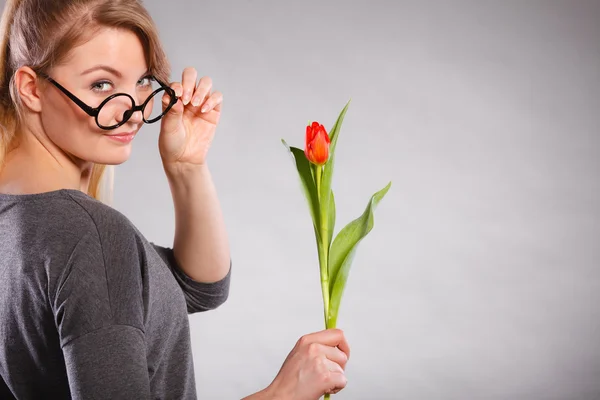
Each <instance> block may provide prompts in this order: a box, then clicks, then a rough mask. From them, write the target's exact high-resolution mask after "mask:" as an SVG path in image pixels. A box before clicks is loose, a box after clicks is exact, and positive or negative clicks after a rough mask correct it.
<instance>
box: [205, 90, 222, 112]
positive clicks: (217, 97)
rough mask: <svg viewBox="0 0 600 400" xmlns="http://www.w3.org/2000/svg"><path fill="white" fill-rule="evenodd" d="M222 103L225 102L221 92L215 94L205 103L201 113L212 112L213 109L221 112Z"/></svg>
mask: <svg viewBox="0 0 600 400" xmlns="http://www.w3.org/2000/svg"><path fill="white" fill-rule="evenodd" d="M222 102H223V94H222V93H221V92H214V93H213V94H211V95H210V97H209V98H208V99H207V100H206V101H205V102H204V104H203V105H202V108H201V109H200V111H201V112H203V113H207V112H209V111H211V110H212V109H215V111H220V110H221V107H220V106H221V103H222ZM217 106H218V107H219V109H218V110H217Z"/></svg>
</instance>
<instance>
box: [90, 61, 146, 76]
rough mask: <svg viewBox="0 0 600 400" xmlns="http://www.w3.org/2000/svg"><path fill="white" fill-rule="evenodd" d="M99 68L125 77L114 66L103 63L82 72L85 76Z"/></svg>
mask: <svg viewBox="0 0 600 400" xmlns="http://www.w3.org/2000/svg"><path fill="white" fill-rule="evenodd" d="M97 70H104V71H107V72H110V73H111V74H113V75H115V76H116V77H117V78H122V77H123V74H122V73H120V72H119V71H118V70H116V69H114V68H113V67H110V66H108V65H102V64H101V65H96V66H94V67H92V68H89V69H86V70H85V71H83V72H82V73H81V75H82V76H83V75H86V74H89V73H91V72H94V71H97ZM148 72H150V71H149V70H146V72H144V73H143V74H142V75H141V76H144V75H146V74H148Z"/></svg>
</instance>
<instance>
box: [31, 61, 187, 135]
mask: <svg viewBox="0 0 600 400" xmlns="http://www.w3.org/2000/svg"><path fill="white" fill-rule="evenodd" d="M38 75H40V76H41V77H43V78H45V79H47V80H48V81H49V82H50V83H52V84H53V85H54V86H56V87H57V88H58V89H59V90H60V91H62V92H63V93H64V94H65V95H67V97H69V98H70V99H71V100H72V101H73V102H74V103H75V104H77V105H78V106H79V107H80V108H81V109H82V110H83V111H85V113H86V114H87V115H89V116H90V117H94V120H95V121H96V125H98V127H99V128H100V129H104V130H112V129H116V128H118V127H120V126H121V125H123V124H124V123H126V122H127V121H129V118H131V116H132V115H133V113H134V112H136V111H141V112H142V119H143V120H144V122H145V123H147V124H152V123H154V122H156V121H158V120H160V119H161V118H162V117H164V116H165V114H166V113H167V112H169V110H170V109H171V107H173V106H174V105H175V103H177V100H178V99H179V98H178V97H177V96H176V95H175V90H173V88H171V87H170V86H168V85H165V84H164V83H163V82H162V81H160V80H159V79H158V78H156V77H155V76H153V75H147V76H146V78H152V79H154V80H155V81H156V82H158V83H159V85H160V86H161V87H159V88H157V89H156V90H154V91H153V92H152V93H151V94H150V95H149V96H148V98H147V99H146V100H145V101H144V102H143V103H142V104H140V105H136V104H135V100H134V99H133V97H131V96H130V95H129V94H127V93H114V94H111V95H110V96H108V97H107V98H106V99H104V100H103V101H102V103H100V105H99V106H98V107H95V108H94V107H90V106H88V105H87V104H85V103H84V102H83V101H81V100H80V99H79V98H78V97H77V96H75V95H74V94H73V93H71V92H70V91H69V90H68V89H66V88H65V87H64V86H62V85H61V84H60V83H58V82H56V81H55V80H54V79H52V78H51V77H50V76H49V75H47V74H44V73H39V74H38ZM161 90H165V91H166V92H167V93H168V95H169V97H170V98H171V100H170V101H169V105H168V106H167V107H166V108H165V110H164V111H163V112H162V113H161V114H160V115H159V116H158V117H156V118H153V119H150V120H147V119H146V118H145V117H144V109H145V108H146V104H148V102H149V101H150V99H152V98H153V97H154V95H155V94H156V93H158V92H159V91H161ZM117 96H127V97H128V98H129V99H130V100H131V104H133V108H131V109H129V110H127V111H125V113H124V114H123V120H122V121H121V122H119V123H117V124H115V125H111V126H108V127H106V126H102V125H100V122H99V121H98V115H99V114H100V110H101V109H102V107H103V106H104V105H105V104H106V103H108V102H109V101H110V100H112V99H114V98H115V97H117Z"/></svg>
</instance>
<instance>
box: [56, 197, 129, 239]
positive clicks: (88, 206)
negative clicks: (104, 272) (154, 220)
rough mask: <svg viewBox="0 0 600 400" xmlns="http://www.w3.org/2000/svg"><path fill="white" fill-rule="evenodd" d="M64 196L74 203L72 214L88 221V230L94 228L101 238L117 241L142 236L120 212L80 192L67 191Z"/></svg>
mask: <svg viewBox="0 0 600 400" xmlns="http://www.w3.org/2000/svg"><path fill="white" fill-rule="evenodd" d="M64 195H65V196H66V197H67V199H70V201H71V202H72V203H73V210H71V212H73V213H76V214H79V215H77V219H81V218H83V219H86V220H87V221H86V222H87V223H86V225H87V228H91V227H93V228H94V229H95V230H96V231H97V232H98V235H99V236H100V237H110V238H111V239H112V240H116V239H123V238H125V237H127V238H130V239H131V238H133V237H136V236H139V235H141V234H140V232H139V231H138V230H137V228H136V227H135V226H134V224H133V223H132V222H131V220H129V218H127V217H126V216H125V215H124V214H123V213H121V212H120V211H119V210H117V209H115V208H113V207H111V206H109V205H107V204H105V203H103V202H101V201H99V200H97V199H95V198H93V197H91V196H89V195H87V194H86V193H83V192H81V191H78V190H66V191H64ZM65 211H67V212H69V211H68V210H65Z"/></svg>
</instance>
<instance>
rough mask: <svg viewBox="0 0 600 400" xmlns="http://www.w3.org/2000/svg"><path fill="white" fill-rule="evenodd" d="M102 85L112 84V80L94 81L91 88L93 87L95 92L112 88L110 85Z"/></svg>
mask: <svg viewBox="0 0 600 400" xmlns="http://www.w3.org/2000/svg"><path fill="white" fill-rule="evenodd" d="M102 85H112V82H110V81H98V82H94V83H92V84H91V86H90V89H92V90H93V91H94V92H99V93H103V92H107V91H108V90H110V89H109V88H108V86H102Z"/></svg>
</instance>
